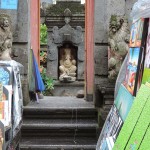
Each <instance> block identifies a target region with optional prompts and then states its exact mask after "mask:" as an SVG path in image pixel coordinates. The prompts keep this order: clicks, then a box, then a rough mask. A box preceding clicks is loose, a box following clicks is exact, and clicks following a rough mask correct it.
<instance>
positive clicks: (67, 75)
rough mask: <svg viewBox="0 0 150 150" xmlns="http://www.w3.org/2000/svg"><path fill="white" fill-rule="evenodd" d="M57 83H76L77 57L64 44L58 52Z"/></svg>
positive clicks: (73, 50) (67, 45)
mask: <svg viewBox="0 0 150 150" xmlns="http://www.w3.org/2000/svg"><path fill="white" fill-rule="evenodd" d="M58 58H59V59H58V60H59V81H62V82H74V81H76V74H77V73H76V71H77V57H76V51H75V49H73V47H70V46H69V44H66V45H65V46H63V47H62V48H60V50H59V57H58Z"/></svg>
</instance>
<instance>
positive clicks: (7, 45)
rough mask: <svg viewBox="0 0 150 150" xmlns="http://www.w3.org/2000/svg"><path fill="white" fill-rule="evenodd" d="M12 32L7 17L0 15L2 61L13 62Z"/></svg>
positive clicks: (0, 58)
mask: <svg viewBox="0 0 150 150" xmlns="http://www.w3.org/2000/svg"><path fill="white" fill-rule="evenodd" d="M11 51H12V32H11V26H10V20H9V17H8V16H7V15H3V14H2V15H0V60H11V56H10V55H11Z"/></svg>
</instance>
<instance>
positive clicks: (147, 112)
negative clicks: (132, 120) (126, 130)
mask: <svg viewBox="0 0 150 150" xmlns="http://www.w3.org/2000/svg"><path fill="white" fill-rule="evenodd" d="M146 118H147V119H146ZM148 118H150V96H149V98H148V101H147V102H146V104H145V107H144V108H143V110H142V113H141V115H140V117H139V119H138V122H137V124H136V125H135V127H134V130H133V133H132V135H131V137H130V140H129V142H128V144H127V146H126V149H130V147H131V146H134V147H135V149H138V148H139V146H140V144H141V142H142V140H143V137H144V136H145V134H146V132H147V129H148V127H149V126H150V119H148Z"/></svg>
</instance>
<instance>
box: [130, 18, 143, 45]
mask: <svg viewBox="0 0 150 150" xmlns="http://www.w3.org/2000/svg"><path fill="white" fill-rule="evenodd" d="M143 28H144V19H143V18H140V19H139V20H137V21H133V23H132V26H131V34H130V41H129V46H130V47H140V46H141V42H142V34H143Z"/></svg>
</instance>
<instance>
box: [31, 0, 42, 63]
mask: <svg viewBox="0 0 150 150" xmlns="http://www.w3.org/2000/svg"><path fill="white" fill-rule="evenodd" d="M30 29H31V31H30V35H31V47H32V49H33V52H34V55H35V57H36V60H37V62H38V64H40V56H39V55H40V1H39V0H30Z"/></svg>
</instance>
